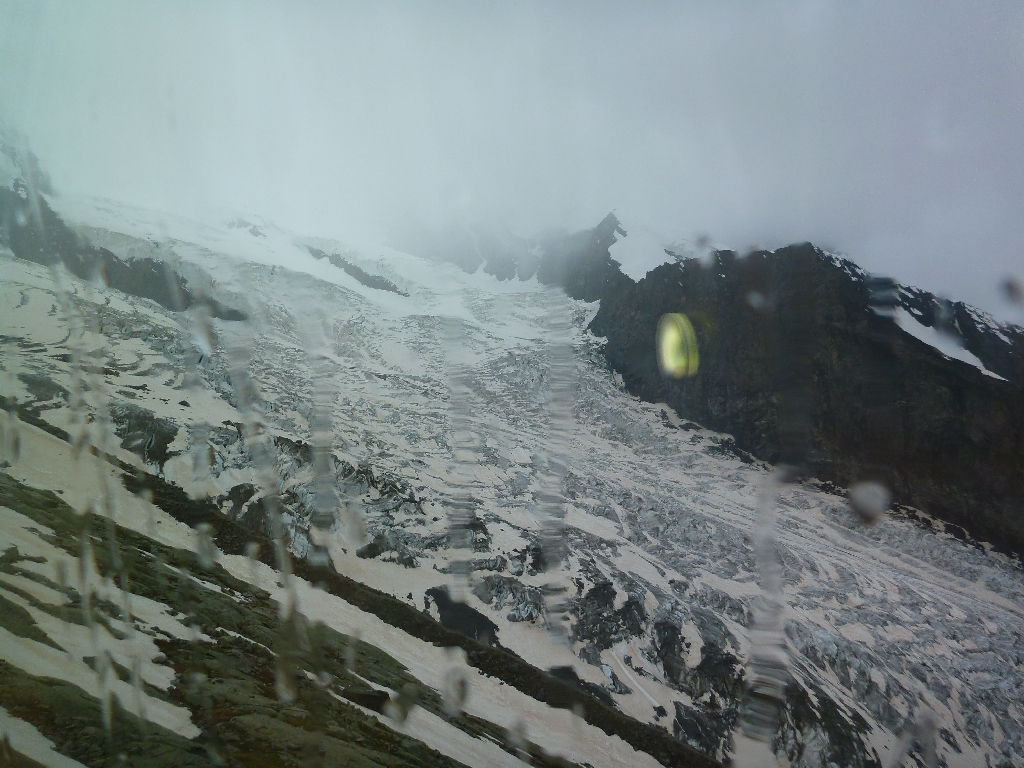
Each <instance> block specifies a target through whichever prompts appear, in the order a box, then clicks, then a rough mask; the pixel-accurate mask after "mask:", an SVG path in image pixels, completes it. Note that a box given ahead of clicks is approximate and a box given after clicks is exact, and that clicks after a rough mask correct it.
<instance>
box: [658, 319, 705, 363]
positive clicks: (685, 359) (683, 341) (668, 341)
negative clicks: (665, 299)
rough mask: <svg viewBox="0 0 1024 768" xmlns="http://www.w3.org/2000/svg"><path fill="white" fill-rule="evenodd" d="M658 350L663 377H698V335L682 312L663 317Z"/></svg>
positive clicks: (659, 322) (659, 328) (659, 330)
mask: <svg viewBox="0 0 1024 768" xmlns="http://www.w3.org/2000/svg"><path fill="white" fill-rule="evenodd" d="M657 348H658V367H659V368H660V369H661V373H662V375H664V376H669V377H671V378H673V379H683V378H689V377H691V376H696V375H697V369H698V368H699V367H700V353H699V352H698V350H697V334H696V333H695V332H694V330H693V324H692V323H691V322H690V319H689V318H688V317H687V316H686V315H684V314H682V313H680V312H671V313H669V314H666V315H662V317H661V320H660V321H658V334H657Z"/></svg>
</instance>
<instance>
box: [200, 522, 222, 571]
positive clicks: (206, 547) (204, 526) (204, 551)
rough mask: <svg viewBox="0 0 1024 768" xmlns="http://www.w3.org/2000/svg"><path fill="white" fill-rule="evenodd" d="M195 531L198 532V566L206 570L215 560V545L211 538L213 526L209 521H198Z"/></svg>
mask: <svg viewBox="0 0 1024 768" xmlns="http://www.w3.org/2000/svg"><path fill="white" fill-rule="evenodd" d="M195 531H196V534H198V542H197V546H196V557H197V558H198V559H199V567H200V568H202V569H203V570H205V571H208V570H210V569H211V568H213V566H214V564H215V563H216V562H217V545H216V543H214V540H213V526H212V525H210V524H209V523H200V524H199V525H197V526H196V528H195Z"/></svg>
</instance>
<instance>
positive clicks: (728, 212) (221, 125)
mask: <svg viewBox="0 0 1024 768" xmlns="http://www.w3.org/2000/svg"><path fill="white" fill-rule="evenodd" d="M637 6H640V7H639V8H638V7H637ZM0 119H2V120H4V121H5V122H6V123H7V124H8V125H9V126H11V127H14V128H15V129H17V130H19V131H21V132H22V133H23V134H24V135H25V136H27V137H28V141H29V143H30V145H31V147H32V149H33V150H34V151H35V152H36V154H37V155H38V156H39V158H40V160H41V162H42V164H43V166H44V167H45V168H46V169H48V170H49V172H50V175H51V176H52V179H53V181H54V185H55V187H56V188H57V190H58V192H61V191H63V192H68V193H75V194H95V195H100V196H105V197H112V198H116V199H120V200H125V201H128V202H132V203H135V204H137V205H141V206H144V207H155V208H162V209H169V210H174V211H178V212H184V213H189V212H190V211H191V210H195V209H202V208H206V207H209V206H211V205H214V204H217V205H221V206H231V207H234V208H238V209H241V210H245V211H250V212H253V213H258V214H262V215H264V216H265V217H267V218H268V219H270V220H273V221H276V222H278V223H280V224H281V225H282V226H285V227H288V228H290V229H293V230H296V231H298V232H300V233H303V234H310V235H322V236H341V237H345V236H346V234H348V233H354V232H360V233H365V232H367V231H377V230H379V228H380V227H382V226H388V225H390V224H393V223H394V222H401V221H407V220H413V219H414V220H419V221H426V222H433V223H443V222H450V221H461V220H473V219H477V218H480V217H490V218H493V219H497V220H500V221H501V222H503V223H507V224H508V225H510V226H512V227H513V228H514V229H515V230H516V231H519V232H523V233H527V232H531V231H536V230H540V229H543V228H547V227H564V228H568V229H574V228H580V227H585V226H592V225H594V224H596V223H597V222H598V221H599V220H600V219H601V218H602V217H603V216H604V215H605V214H606V213H608V211H610V210H615V211H616V212H617V213H618V214H619V216H620V218H621V219H622V220H623V221H624V223H625V224H626V226H627V230H628V229H629V227H630V226H633V227H636V228H639V229H640V230H644V231H645V232H646V233H647V235H651V234H652V233H653V239H654V240H657V238H664V239H676V238H690V239H693V238H695V237H696V236H698V235H700V234H705V233H706V234H708V235H710V236H711V237H712V238H713V239H714V241H716V242H717V243H720V244H723V245H726V246H730V247H734V248H737V249H745V248H748V247H750V246H752V245H759V246H764V247H777V246H780V245H783V244H786V243H789V242H794V241H804V240H811V241H813V242H815V243H817V244H819V245H821V246H823V247H827V248H829V249H833V250H840V251H843V252H845V253H847V254H848V255H849V256H850V257H851V258H853V259H854V260H855V261H857V262H859V263H860V264H861V265H862V266H864V267H865V268H867V269H869V270H872V271H878V272H886V273H889V274H892V275H894V276H896V277H897V278H899V279H902V280H904V281H908V282H911V283H915V284H917V285H920V286H921V287H924V288H927V289H930V290H933V291H936V292H939V293H945V294H947V295H950V296H952V297H954V298H962V299H965V300H969V301H972V302H974V303H976V304H980V305H982V306H983V307H985V308H987V309H989V310H990V311H995V312H997V313H999V314H1002V315H1003V316H1006V314H1007V310H1006V305H1004V304H1003V303H1002V301H1001V300H1000V298H999V292H998V287H997V286H998V283H999V281H1000V279H1001V278H1003V277H1004V276H1006V275H1007V274H1016V275H1018V276H1024V4H1021V3H1010V2H1007V3H990V2H972V3H966V2H949V3H945V2H934V1H932V0H928V1H927V2H925V0H918V1H916V2H903V3H891V2H890V3H868V2H850V1H843V2H796V1H794V2H780V3H774V2H737V3H728V2H694V3H691V4H686V5H684V4H682V3H678V2H665V3H660V2H659V3H648V4H646V5H642V4H638V3H614V4H613V3H599V2H593V1H589V2H580V3H553V2H537V3H531V2H514V3H513V2H509V3H470V2H467V3H435V2H430V3H427V2H423V3H413V2H408V3H397V4H390V5H388V4H383V5H382V4H378V3H351V2H350V3H333V2H332V3H327V2H325V3H298V2H280V3H269V2H267V3H251V2H247V3H239V4H232V3H207V2H202V3H200V2H195V3H189V2H180V0H179V1H177V2H150V3H133V4H124V5H120V4H108V3H103V4H100V3H71V2H68V3H52V4H43V3H22V2H17V0H0ZM650 239H651V237H648V240H650Z"/></svg>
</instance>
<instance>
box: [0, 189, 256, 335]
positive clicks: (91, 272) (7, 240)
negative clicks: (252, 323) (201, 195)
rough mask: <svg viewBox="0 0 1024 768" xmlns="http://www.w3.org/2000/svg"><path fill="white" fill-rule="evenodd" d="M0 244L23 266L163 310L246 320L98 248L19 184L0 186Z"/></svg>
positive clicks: (164, 274)
mask: <svg viewBox="0 0 1024 768" xmlns="http://www.w3.org/2000/svg"><path fill="white" fill-rule="evenodd" d="M0 245H5V246H7V247H8V248H10V249H11V251H13V252H14V254H15V255H16V256H17V257H18V258H20V259H25V260H26V261H34V262H36V263H37V264H46V265H50V264H53V263H61V264H63V265H64V267H65V268H66V269H67V270H68V272H70V273H71V274H72V275H74V276H75V277H79V278H82V279H83V280H94V279H97V278H100V279H102V280H103V281H104V282H105V283H106V284H107V285H109V286H110V287H111V288H114V289H116V290H118V291H123V292H124V293H127V294H129V295H130V296H139V297H142V298H146V299H151V300H152V301H155V302H156V303H157V304H160V305H161V306H163V307H166V308H167V309H172V310H183V309H188V308H189V307H190V306H192V305H193V304H195V303H203V304H206V305H207V307H208V308H209V310H210V314H211V315H213V316H214V317H218V318H220V319H222V320H245V319H246V315H245V313H244V312H240V311H239V310H237V309H233V308H231V307H227V306H225V305H223V304H221V303H220V302H219V301H217V300H216V299H214V298H212V297H210V296H196V295H194V294H193V292H192V291H191V290H190V289H189V287H188V285H187V284H186V282H185V280H184V278H182V277H181V275H178V274H177V273H175V272H174V270H173V269H170V268H168V267H166V266H165V264H163V263H161V262H159V261H156V260H154V259H150V258H138V259H130V260H125V259H121V258H119V257H117V256H115V255H114V254H113V253H111V252H110V251H109V250H107V249H106V248H97V247H95V246H93V245H91V244H90V243H89V242H87V241H86V240H85V239H84V238H82V237H79V236H78V234H77V233H76V232H75V231H74V230H72V229H71V228H70V227H68V226H67V225H66V224H65V223H64V222H63V221H62V220H61V218H60V217H59V216H57V215H56V214H55V213H54V212H53V210H52V209H51V208H50V205H49V203H47V201H46V199H45V198H43V197H42V196H39V195H30V194H29V190H28V187H27V186H26V185H25V183H24V182H23V181H21V180H20V179H19V180H17V181H16V182H15V183H14V185H13V187H12V188H10V189H7V188H4V187H2V186H0Z"/></svg>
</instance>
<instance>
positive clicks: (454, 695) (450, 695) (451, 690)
mask: <svg viewBox="0 0 1024 768" xmlns="http://www.w3.org/2000/svg"><path fill="white" fill-rule="evenodd" d="M442 695H443V697H444V711H445V713H446V714H447V715H448V717H455V716H457V715H459V714H460V713H461V712H462V710H463V708H464V707H465V705H466V699H467V698H469V678H467V677H466V672H465V670H463V669H462V668H461V667H452V668H451V669H449V670H448V672H447V673H446V674H445V676H444V685H443V691H442Z"/></svg>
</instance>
